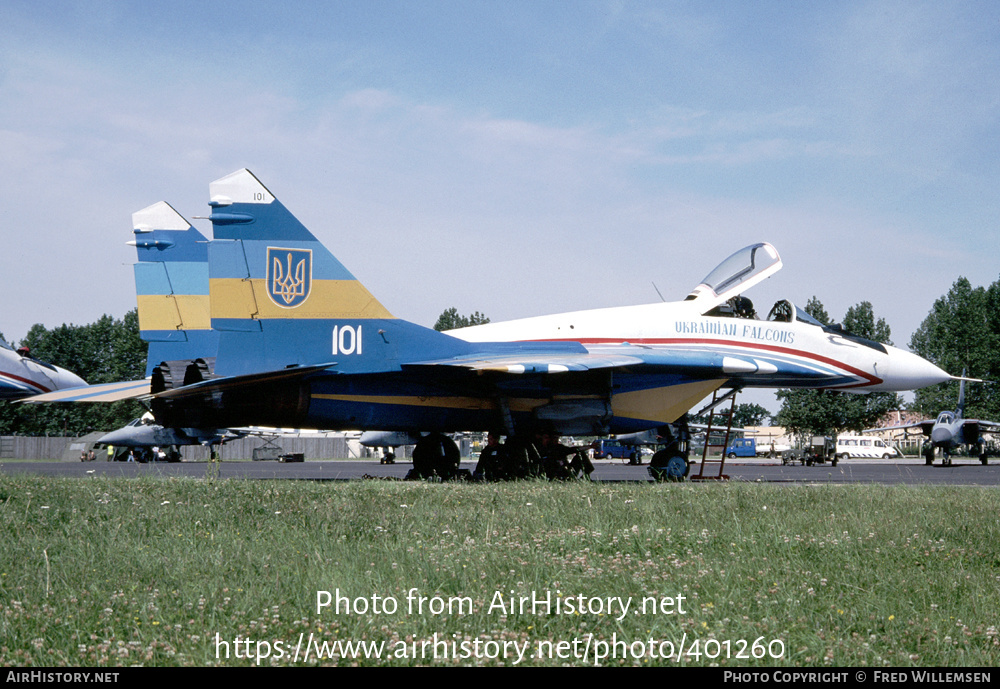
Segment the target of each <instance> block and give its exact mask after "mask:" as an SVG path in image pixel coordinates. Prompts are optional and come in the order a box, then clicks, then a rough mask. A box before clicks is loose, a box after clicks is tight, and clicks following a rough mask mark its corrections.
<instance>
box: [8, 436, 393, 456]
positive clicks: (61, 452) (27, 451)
mask: <svg viewBox="0 0 1000 689" xmlns="http://www.w3.org/2000/svg"><path fill="white" fill-rule="evenodd" d="M101 435H102V434H100V433H96V434H92V435H91V436H83V437H80V438H66V437H56V436H50V437H45V438H43V437H30V436H23V435H13V436H11V435H7V436H2V437H0V459H52V460H57V459H62V460H63V461H79V460H80V452H82V451H85V450H89V449H90V448H91V447H93V442H94V440H96V438H95V437H93V436H97V437H100V436H101ZM268 442H269V441H268V439H266V438H261V437H259V436H247V437H244V438H239V439H238V440H232V441H230V442H228V443H226V444H225V445H223V446H222V447H221V448H218V451H219V457H220V458H221V459H223V460H226V459H251V458H252V457H253V454H254V453H253V451H254V449H255V448H262V447H265V446H266V445H268ZM270 443H271V444H272V445H276V446H277V447H279V448H281V454H288V453H293V452H301V453H302V454H303V455H305V458H306V459H347V458H356V457H374V456H375V454H374V452H373V451H372V450H370V449H369V448H366V447H362V446H361V445H360V443H358V441H357V438H356V437H354V438H351V437H346V436H332V437H330V436H323V437H294V436H280V437H278V438H275V439H274V440H271V441H270ZM410 449H411V448H404V447H401V448H398V449H397V450H396V456H397V457H399V458H400V459H402V458H404V457H408V456H409V452H408V450H410ZM180 450H181V457H182V459H184V460H187V461H204V460H207V459H209V450H208V448H206V447H203V446H201V445H191V446H185V447H181V448H180ZM96 452H97V458H98V459H99V460H103V459H106V457H107V453H106V451H104V450H100V449H98V450H96Z"/></svg>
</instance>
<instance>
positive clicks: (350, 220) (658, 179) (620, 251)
mask: <svg viewBox="0 0 1000 689" xmlns="http://www.w3.org/2000/svg"><path fill="white" fill-rule="evenodd" d="M998 74H1000V4H998V3H995V2H963V1H957V2H947V3H942V2H917V1H909V0H908V1H905V2H880V1H876V2H815V3H796V2H789V1H781V2H778V1H775V2H767V1H764V2H758V3H742V2H719V3H705V2H667V1H657V2H643V1H636V2H624V1H614V2H608V1H596V0H595V1H587V0H574V1H572V2H553V1H548V0H542V1H539V0H532V1H520V0H503V1H502V2H501V1H497V2H478V1H475V0H457V1H454V2H452V1H447V0H428V1H425V2H416V1H390V0H381V1H380V0H365V1H363V2H362V1H351V2H334V1H331V2H326V3H285V4H284V5H283V6H279V4H278V3H274V2H253V1H250V2H225V1H220V2H210V3H205V2H187V1H179V2H157V3H148V2H128V1H121V2H101V1H98V0H95V1H91V2H73V1H71V0H60V1H58V2H50V1H48V0H31V1H30V2H27V1H24V2H22V1H21V0H0V211H2V214H0V240H2V245H0V287H2V293H3V294H4V295H6V299H4V300H3V302H2V303H3V308H2V311H0V332H2V333H3V334H4V336H5V337H6V339H7V340H13V341H16V340H18V339H19V338H21V337H23V336H24V335H25V334H26V333H27V331H28V329H29V328H30V327H31V325H32V324H34V323H42V324H43V325H45V326H46V327H54V326H57V325H60V324H62V323H75V324H86V323H90V322H92V321H94V320H96V319H97V318H99V317H100V316H101V315H103V314H111V315H112V316H115V317H120V316H122V315H124V314H125V313H126V312H127V311H129V310H130V309H132V308H134V306H135V289H134V283H133V274H132V263H133V262H134V259H135V256H134V250H133V249H132V248H130V247H128V246H126V244H125V242H127V241H129V240H130V239H132V233H131V230H132V226H131V225H132V224H131V214H132V213H133V212H135V211H137V210H139V209H141V208H144V207H146V206H148V205H151V204H153V203H155V202H158V201H167V202H169V203H170V204H171V205H172V206H174V208H176V209H177V210H178V211H179V212H180V213H181V214H182V215H184V216H185V217H186V218H188V219H189V220H191V221H192V222H193V223H194V224H195V226H196V227H198V228H199V229H201V230H202V231H203V232H204V233H205V234H207V235H210V234H211V226H210V223H209V222H208V221H207V220H195V219H193V217H194V216H198V215H207V214H208V210H209V209H208V206H207V202H208V184H209V182H211V181H213V180H215V179H218V178H220V177H222V176H224V175H226V174H229V173H231V172H233V171H235V170H238V169H240V168H244V167H246V168H248V169H250V170H251V171H252V172H253V173H254V174H255V175H257V177H258V178H260V179H261V181H262V182H263V183H264V184H265V185H266V186H267V187H268V188H269V189H270V191H271V192H273V193H274V195H275V196H277V197H278V198H279V199H280V200H281V201H282V203H284V205H285V206H286V207H287V208H288V209H289V210H290V211H291V212H292V213H294V214H295V215H296V216H297V217H298V218H299V219H300V220H301V221H302V222H303V223H304V224H305V225H306V226H307V227H308V228H310V230H311V231H312V232H313V233H314V234H315V235H316V236H317V237H318V238H319V239H320V240H321V241H323V242H324V243H325V244H326V245H327V247H329V248H330V249H331V250H332V251H333V253H334V254H335V255H336V256H337V257H338V258H339V259H340V261H341V262H342V263H343V264H344V265H345V266H347V268H348V269H349V270H351V272H353V273H354V275H355V276H356V277H358V278H359V279H360V280H361V281H362V282H363V283H364V284H365V285H366V286H367V287H368V289H369V291H371V292H372V293H373V294H374V295H375V296H376V297H377V298H378V299H379V300H380V301H381V302H382V303H383V304H384V305H385V306H386V307H387V308H388V309H389V310H390V311H391V312H392V313H393V314H394V315H396V316H398V317H401V318H405V319H407V320H411V321H415V322H417V323H421V324H423V325H427V326H430V325H432V324H433V323H434V321H435V320H436V319H437V317H438V315H439V314H440V313H441V312H442V311H444V310H445V309H447V308H449V307H455V308H457V309H458V311H459V312H460V313H471V312H473V311H480V312H481V313H483V314H485V315H487V316H488V317H490V318H491V319H492V320H494V321H498V320H506V319H511V318H519V317H525V316H534V315H542V314H546V313H557V312H561V311H570V310H578V309H587V308H598V307H606V306H619V305H628V304H638V303H645V302H651V301H658V300H659V297H658V296H657V291H656V290H657V289H658V290H659V291H660V292H661V293H662V294H663V296H664V297H665V298H666V299H668V300H673V299H681V298H683V297H684V296H686V295H687V293H688V292H689V291H690V290H691V288H692V287H694V286H695V285H696V284H697V283H698V282H700V280H701V278H703V277H704V276H705V275H707V274H708V273H709V272H710V271H711V270H712V268H714V267H715V266H716V265H717V264H718V263H720V262H721V261H722V260H723V259H724V258H725V257H726V256H728V255H729V254H731V253H732V252H734V251H736V250H737V249H739V248H741V247H743V246H746V245H748V244H751V243H754V242H758V241H769V242H771V243H772V244H774V245H775V246H776V247H777V249H778V251H779V252H780V254H781V256H782V259H783V260H784V263H785V267H784V269H783V270H782V271H781V272H779V273H778V274H777V275H776V276H774V277H772V278H770V279H769V280H768V281H767V283H765V284H764V285H761V286H758V287H756V288H754V289H753V290H752V292H749V293H748V294H747V296H749V297H751V298H752V299H753V300H754V301H755V302H756V303H757V305H758V310H761V311H763V312H764V313H766V312H767V310H768V309H769V308H770V305H771V303H773V301H775V300H777V299H790V300H791V301H793V302H794V303H796V304H799V305H803V306H804V305H805V303H806V301H807V300H808V299H809V298H810V297H812V296H816V297H817V298H818V299H819V300H820V301H821V302H822V303H823V304H824V306H825V307H826V310H827V311H828V312H829V313H830V315H831V316H832V317H833V318H834V319H837V320H839V319H840V318H842V317H843V315H844V313H845V312H846V310H847V309H848V308H849V307H850V306H852V305H854V304H857V303H859V302H861V301H864V300H867V301H870V302H871V303H872V304H873V307H874V310H875V314H876V316H879V317H884V318H885V319H886V321H887V322H888V324H889V325H890V327H891V328H892V339H893V342H894V343H895V344H896V345H899V346H903V347H905V346H906V345H907V344H908V343H909V340H910V336H911V335H912V333H913V331H914V330H915V329H916V328H917V327H919V325H920V323H921V321H922V320H923V319H924V318H925V317H926V316H927V314H928V312H929V310H930V308H931V306H932V305H933V303H934V301H935V300H936V299H937V298H939V297H941V296H943V295H944V294H946V293H947V291H948V290H949V288H950V287H951V285H952V284H953V283H954V282H955V280H956V279H958V277H960V276H964V277H967V278H968V279H969V280H970V281H971V282H972V284H973V285H989V284H991V283H992V282H994V281H996V280H997V279H998V278H1000V251H998V249H1000V228H998V210H1000V79H997V75H998ZM654 285H655V287H654ZM953 373H954V372H953Z"/></svg>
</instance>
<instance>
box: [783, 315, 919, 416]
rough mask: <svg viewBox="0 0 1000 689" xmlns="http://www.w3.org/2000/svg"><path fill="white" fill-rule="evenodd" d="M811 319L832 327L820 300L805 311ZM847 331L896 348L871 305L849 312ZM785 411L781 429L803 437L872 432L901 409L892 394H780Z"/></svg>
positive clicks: (819, 391) (832, 392)
mask: <svg viewBox="0 0 1000 689" xmlns="http://www.w3.org/2000/svg"><path fill="white" fill-rule="evenodd" d="M805 310H806V312H808V313H809V315H810V316H812V317H813V318H815V319H816V320H818V321H819V322H820V323H823V324H829V320H830V318H829V315H828V314H827V312H826V309H825V308H824V307H823V304H822V303H820V301H819V300H818V299H816V297H813V298H812V299H810V300H809V302H808V303H807V304H806V307H805ZM842 326H843V328H844V330H847V331H848V332H851V333H853V334H855V335H858V336H860V337H863V338H866V339H869V340H874V341H875V342H881V343H883V344H892V341H891V339H890V335H891V331H890V329H889V325H888V324H887V323H886V322H885V319H884V318H878V319H876V318H875V312H874V309H873V308H872V305H871V302H867V301H863V302H861V303H860V304H856V305H855V306H852V307H851V308H849V309H848V310H847V314H846V315H845V316H844V322H843V324H842ZM776 396H777V398H778V399H779V400H781V409H780V410H778V414H777V416H776V417H775V421H776V422H777V424H778V425H779V426H784V427H785V428H787V429H788V430H789V431H790V432H792V433H796V434H803V435H831V436H832V435H836V434H837V433H840V432H842V431H846V430H853V431H860V430H863V429H865V428H869V427H871V426H873V425H875V423H876V422H877V421H878V420H879V419H880V418H882V416H884V415H885V414H886V412H889V411H891V410H893V409H898V408H899V405H900V400H899V397H898V396H897V395H896V394H895V393H891V392H877V393H871V394H867V395H862V394H851V393H844V392H835V391H832V390H779V391H778V392H777V393H776Z"/></svg>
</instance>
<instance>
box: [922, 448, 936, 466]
mask: <svg viewBox="0 0 1000 689" xmlns="http://www.w3.org/2000/svg"><path fill="white" fill-rule="evenodd" d="M924 464H926V465H927V466H933V465H934V450H927V451H926V452H924Z"/></svg>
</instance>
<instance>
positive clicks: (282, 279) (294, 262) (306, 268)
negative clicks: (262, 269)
mask: <svg viewBox="0 0 1000 689" xmlns="http://www.w3.org/2000/svg"><path fill="white" fill-rule="evenodd" d="M267 267H268V275H267V294H268V296H270V297H271V301H273V302H274V303H275V304H277V305H278V306H281V307H283V308H294V307H296V306H298V305H299V304H301V303H302V302H304V301H305V300H306V298H307V297H308V296H309V289H310V287H311V286H312V251H310V250H308V249H281V248H278V247H272V246H269V247H267Z"/></svg>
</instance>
